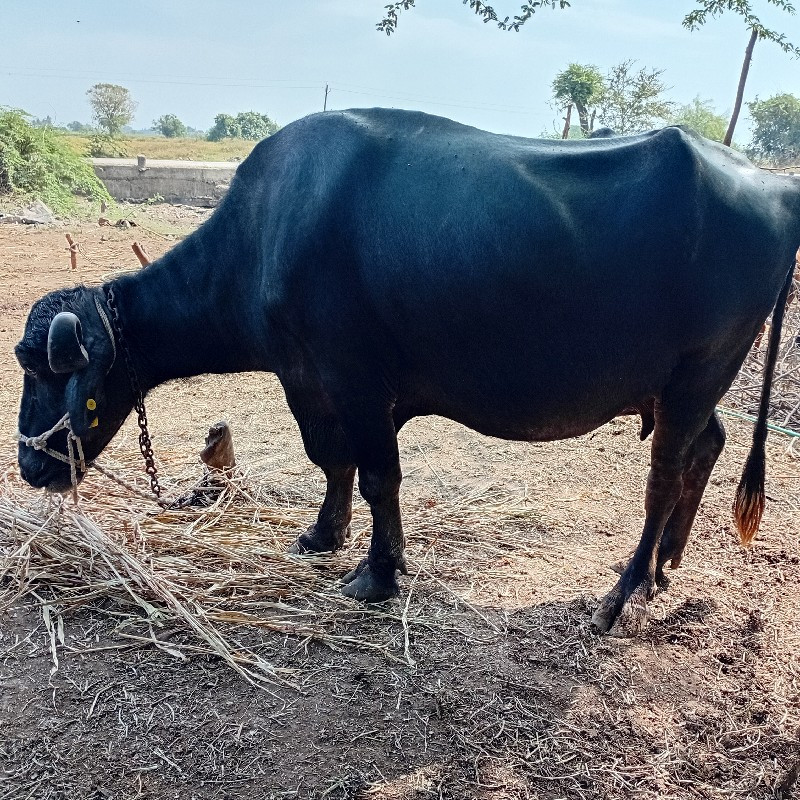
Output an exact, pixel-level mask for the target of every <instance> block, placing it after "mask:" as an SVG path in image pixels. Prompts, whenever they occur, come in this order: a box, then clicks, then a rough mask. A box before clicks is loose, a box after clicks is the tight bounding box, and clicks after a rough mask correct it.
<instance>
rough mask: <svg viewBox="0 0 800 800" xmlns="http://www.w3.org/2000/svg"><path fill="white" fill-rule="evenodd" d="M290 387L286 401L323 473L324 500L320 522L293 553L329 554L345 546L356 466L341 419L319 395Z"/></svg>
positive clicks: (309, 454)
mask: <svg viewBox="0 0 800 800" xmlns="http://www.w3.org/2000/svg"><path fill="white" fill-rule="evenodd" d="M308 394H309V393H308V392H306V394H305V395H302V394H301V393H300V392H299V391H298V390H297V389H294V388H292V387H288V388H287V391H286V398H287V400H288V401H289V407H290V408H291V410H292V413H293V414H294V417H295V419H296V420H297V425H298V427H299V428H300V435H301V436H302V437H303V446H304V447H305V450H306V455H307V456H308V457H309V458H310V459H311V461H312V462H313V463H314V464H316V465H317V466H318V467H319V468H320V469H321V470H322V471H323V472H324V473H325V480H326V487H325V500H324V501H323V503H322V507H321V508H320V510H319V514H318V516H317V521H316V522H315V523H314V524H313V525H312V526H311V527H310V528H309V529H308V530H307V531H306V532H305V533H303V534H301V535H300V536H299V537H298V539H297V541H296V542H295V543H294V544H293V545H292V547H291V548H290V550H289V552H291V553H330V552H333V551H335V550H339V549H340V548H341V547H343V546H344V542H345V538H346V537H347V534H348V532H349V530H350V519H351V517H352V512H353V482H354V480H355V475H356V467H355V463H354V462H353V458H352V455H351V453H350V447H349V445H348V442H347V437H346V436H345V433H344V431H343V430H342V428H341V425H339V421H338V419H337V418H336V417H335V416H334V415H333V414H332V413H331V411H330V409H328V408H325V407H324V401H323V400H322V399H320V398H319V397H317V396H311V397H309V396H308Z"/></svg>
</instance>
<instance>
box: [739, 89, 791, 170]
mask: <svg viewBox="0 0 800 800" xmlns="http://www.w3.org/2000/svg"><path fill="white" fill-rule="evenodd" d="M747 105H748V108H749V109H750V116H751V117H752V118H753V138H752V141H751V143H750V147H749V148H748V151H747V153H748V155H749V156H750V157H751V158H755V159H758V160H759V161H766V162H767V163H770V164H778V165H781V164H796V163H798V162H800V97H795V96H794V95H793V94H776V95H773V96H772V97H768V98H767V99H766V100H759V99H758V98H756V99H755V100H754V101H753V102H752V103H748V104H747Z"/></svg>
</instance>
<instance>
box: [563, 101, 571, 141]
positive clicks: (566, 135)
mask: <svg viewBox="0 0 800 800" xmlns="http://www.w3.org/2000/svg"><path fill="white" fill-rule="evenodd" d="M571 124H572V103H569V104H568V105H567V116H566V117H564V131H563V132H562V134H561V138H562V139H569V126H570V125H571Z"/></svg>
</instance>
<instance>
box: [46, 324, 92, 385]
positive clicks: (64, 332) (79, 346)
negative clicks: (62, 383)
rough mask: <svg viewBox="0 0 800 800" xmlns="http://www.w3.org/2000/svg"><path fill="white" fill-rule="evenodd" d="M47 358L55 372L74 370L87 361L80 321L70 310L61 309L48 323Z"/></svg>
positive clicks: (81, 367) (81, 366) (83, 365)
mask: <svg viewBox="0 0 800 800" xmlns="http://www.w3.org/2000/svg"><path fill="white" fill-rule="evenodd" d="M47 360H48V362H49V363H50V369H51V370H53V372H57V373H63V372H75V370H77V369H83V368H84V367H85V366H87V364H88V363H89V354H88V353H87V352H86V348H85V347H84V346H83V343H82V342H81V321H80V320H79V319H78V317H77V316H76V315H75V314H73V313H72V312H71V311H61V312H60V313H58V314H56V315H55V317H53V321H52V322H51V323H50V330H49V332H48V334H47Z"/></svg>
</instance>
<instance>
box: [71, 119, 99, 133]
mask: <svg viewBox="0 0 800 800" xmlns="http://www.w3.org/2000/svg"><path fill="white" fill-rule="evenodd" d="M67 130H68V131H71V132H72V133H92V131H93V130H94V128H93V127H92V126H91V125H87V124H86V123H84V122H78V121H77V120H75V121H74V122H70V123H69V124H68V125H67Z"/></svg>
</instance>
